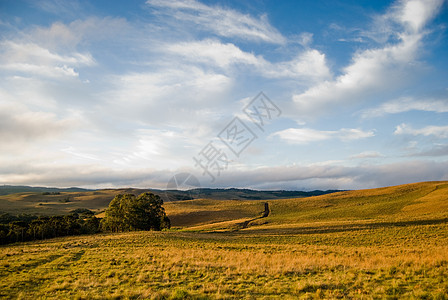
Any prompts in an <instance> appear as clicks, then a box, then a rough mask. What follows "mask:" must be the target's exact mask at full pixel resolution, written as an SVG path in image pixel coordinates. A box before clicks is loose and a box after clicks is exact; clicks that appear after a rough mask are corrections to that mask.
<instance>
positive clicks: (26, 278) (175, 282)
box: [0, 182, 448, 299]
mask: <svg viewBox="0 0 448 300" xmlns="http://www.w3.org/2000/svg"><path fill="white" fill-rule="evenodd" d="M96 192H97V193H99V194H96V195H90V196H95V197H96V198H95V199H100V198H101V197H103V199H104V203H103V204H102V205H104V204H105V203H106V199H107V197H109V196H110V195H112V194H113V193H114V192H115V191H96ZM74 195H75V194H73V197H74ZM52 196H54V197H56V196H60V195H52ZM23 197H24V198H25V199H26V197H31V196H30V195H28V196H27V194H23ZM78 197H87V196H86V195H84V196H81V195H79V196H78ZM31 198H32V197H31ZM31 198H30V199H31ZM74 198H75V197H74ZM30 199H28V202H30ZM92 199H93V198H92ZM92 199H89V198H86V199H83V200H79V202H82V203H84V202H85V203H89V201H93V200H92ZM11 201H12V202H14V201H21V200H20V199H12V200H11ZM95 201H97V200H95ZM28 202H27V203H28ZM95 203H96V204H97V202H95ZM265 203H268V206H269V209H268V211H266V210H265V208H266V205H265ZM58 205H59V204H58ZM165 208H166V211H167V213H168V215H169V216H170V218H171V219H172V222H173V226H174V228H172V229H171V230H169V231H162V232H148V231H140V232H126V233H115V234H111V233H104V234H96V235H83V236H73V237H66V238H55V239H49V240H43V241H34V242H25V243H15V244H11V245H5V246H0V278H1V280H0V297H4V298H24V299H36V298H45V299H63V298H64V299H65V298H82V299H94V298H95V299H96V298H101V299H104V298H116V299H253V298H254V297H255V298H262V299H400V298H404V299H447V298H448V276H447V274H448V263H447V262H448V227H447V224H448V182H423V183H415V184H407V185H401V186H395V187H387V188H380V189H370V190H358V191H346V192H338V193H334V194H329V195H321V196H315V197H309V198H293V199H277V200H267V201H266V200H251V201H249V200H244V201H242V200H210V199H196V200H186V201H177V202H168V203H166V204H165Z"/></svg>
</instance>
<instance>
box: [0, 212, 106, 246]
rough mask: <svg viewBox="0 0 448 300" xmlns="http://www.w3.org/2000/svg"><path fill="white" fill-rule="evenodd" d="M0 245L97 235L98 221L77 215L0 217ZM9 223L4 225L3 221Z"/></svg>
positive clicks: (90, 217)
mask: <svg viewBox="0 0 448 300" xmlns="http://www.w3.org/2000/svg"><path fill="white" fill-rule="evenodd" d="M0 219H1V223H0V244H8V243H15V242H23V241H31V240H43V239H49V238H54V237H60V236H69V235H80V234H89V233H97V232H99V231H100V219H98V218H96V217H95V216H93V215H92V216H89V217H80V215H79V214H77V213H72V214H69V215H65V216H51V217H48V216H39V217H38V216H29V215H22V216H12V215H9V214H2V215H1V216H0ZM8 219H9V222H8V223H6V222H5V220H8Z"/></svg>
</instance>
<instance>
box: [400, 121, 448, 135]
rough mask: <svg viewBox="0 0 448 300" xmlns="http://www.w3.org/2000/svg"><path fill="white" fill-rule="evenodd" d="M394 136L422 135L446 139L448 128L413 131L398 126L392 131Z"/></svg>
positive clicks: (433, 127) (403, 125) (435, 127)
mask: <svg viewBox="0 0 448 300" xmlns="http://www.w3.org/2000/svg"><path fill="white" fill-rule="evenodd" d="M394 134H395V135H400V134H410V135H414V136H417V135H423V136H434V137H437V138H441V139H444V138H448V126H426V127H424V128H420V129H413V128H412V127H410V126H409V125H407V124H404V123H403V124H401V125H398V126H397V127H396V129H395V131H394Z"/></svg>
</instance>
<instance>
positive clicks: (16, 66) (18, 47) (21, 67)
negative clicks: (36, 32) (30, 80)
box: [0, 41, 95, 78]
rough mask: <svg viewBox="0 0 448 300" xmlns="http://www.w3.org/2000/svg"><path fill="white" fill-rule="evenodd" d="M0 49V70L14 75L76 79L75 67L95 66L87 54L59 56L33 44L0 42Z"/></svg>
mask: <svg viewBox="0 0 448 300" xmlns="http://www.w3.org/2000/svg"><path fill="white" fill-rule="evenodd" d="M0 48H1V49H2V50H1V51H0V69H2V70H4V71H8V72H10V73H11V74H14V75H22V74H24V75H32V76H37V75H38V76H44V77H53V78H64V77H78V73H77V72H76V71H75V69H74V68H75V67H78V66H92V65H94V64H95V61H94V59H93V58H92V56H91V55H90V54H88V53H77V52H74V53H71V54H69V55H60V54H57V53H53V52H51V51H49V50H48V49H46V48H43V47H41V46H39V45H37V44H34V43H20V42H14V41H2V42H0Z"/></svg>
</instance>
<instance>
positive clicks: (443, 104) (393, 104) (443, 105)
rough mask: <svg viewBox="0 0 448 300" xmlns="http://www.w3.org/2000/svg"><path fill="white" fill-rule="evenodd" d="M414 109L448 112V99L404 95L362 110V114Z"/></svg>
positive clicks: (372, 115)
mask: <svg viewBox="0 0 448 300" xmlns="http://www.w3.org/2000/svg"><path fill="white" fill-rule="evenodd" d="M413 110H418V111H431V112H437V113H445V112H448V100H435V99H422V100H416V99H414V98H412V97H403V98H399V99H396V100H392V101H389V102H386V103H383V104H381V105H380V106H378V107H375V108H371V109H367V110H364V111H362V112H361V116H362V117H363V118H372V117H380V116H383V115H385V114H398V113H402V112H408V111H413Z"/></svg>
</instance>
